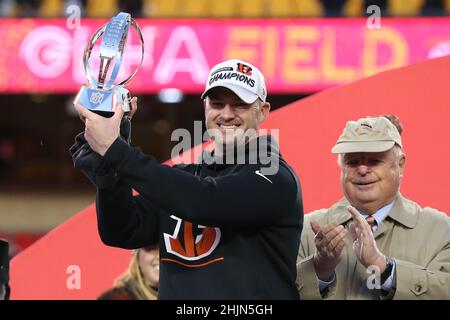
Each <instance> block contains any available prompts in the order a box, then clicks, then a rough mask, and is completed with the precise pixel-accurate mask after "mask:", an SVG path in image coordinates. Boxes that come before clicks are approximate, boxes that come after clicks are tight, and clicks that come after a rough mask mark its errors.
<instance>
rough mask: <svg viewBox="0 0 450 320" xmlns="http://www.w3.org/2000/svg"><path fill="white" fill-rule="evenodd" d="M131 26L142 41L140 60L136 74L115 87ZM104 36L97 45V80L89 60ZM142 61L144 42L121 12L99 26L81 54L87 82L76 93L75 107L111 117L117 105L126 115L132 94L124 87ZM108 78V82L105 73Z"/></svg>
mask: <svg viewBox="0 0 450 320" xmlns="http://www.w3.org/2000/svg"><path fill="white" fill-rule="evenodd" d="M130 25H131V26H132V27H133V28H134V29H135V30H136V32H137V34H138V35H139V39H140V42H141V48H142V50H141V61H140V63H139V65H138V66H137V68H136V69H135V71H134V72H133V73H132V74H131V75H130V76H128V78H126V79H125V80H123V81H122V82H120V83H118V84H115V83H114V82H115V80H116V78H117V75H118V73H119V69H120V65H121V64H122V58H123V54H124V52H125V47H126V42H127V37H128V31H129V27H130ZM102 35H103V38H102V42H101V45H100V51H99V57H100V67H99V70H98V77H97V80H96V79H95V78H94V77H93V75H92V71H91V67H90V63H89V59H90V57H91V53H92V49H93V48H94V45H95V43H96V42H97V41H98V40H99V38H100V37H101V36H102ZM143 59H144V39H143V37H142V32H141V30H140V28H139V26H138V25H137V23H136V21H135V20H134V19H133V18H132V17H131V15H130V14H128V13H125V12H120V13H119V14H117V15H116V16H114V17H112V18H111V20H110V21H109V22H108V23H107V24H105V25H104V26H102V27H100V28H99V29H98V30H97V31H96V32H95V33H94V34H93V35H92V37H91V38H90V40H89V42H88V44H87V46H86V48H85V49H84V53H83V66H84V71H85V73H86V77H87V79H88V83H86V84H83V85H82V87H81V89H80V91H79V92H78V94H77V96H76V98H75V100H74V104H76V103H80V104H81V105H82V106H83V107H85V108H86V109H89V110H91V111H93V112H95V113H97V114H99V115H101V116H104V117H111V116H112V115H113V114H114V111H113V109H114V106H115V105H116V104H120V105H122V106H123V110H124V111H125V112H126V113H127V112H129V111H130V109H131V106H130V101H131V95H130V92H129V91H128V89H127V88H125V85H126V84H127V83H128V82H130V81H131V80H132V79H133V78H134V76H135V75H136V74H137V72H138V71H139V69H140V67H141V65H142V61H143ZM109 71H110V77H109V80H108V81H107V76H108V72H109Z"/></svg>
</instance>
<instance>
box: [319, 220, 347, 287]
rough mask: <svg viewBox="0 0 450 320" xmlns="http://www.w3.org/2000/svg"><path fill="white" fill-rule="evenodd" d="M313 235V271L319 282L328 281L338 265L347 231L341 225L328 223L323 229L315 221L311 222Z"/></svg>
mask: <svg viewBox="0 0 450 320" xmlns="http://www.w3.org/2000/svg"><path fill="white" fill-rule="evenodd" d="M311 228H312V230H313V232H314V234H315V237H314V242H315V245H316V252H315V253H314V269H315V271H316V275H317V277H318V278H319V279H320V280H327V279H329V278H330V277H331V276H332V275H333V272H334V269H336V266H337V265H338V263H339V260H340V256H341V253H342V250H343V249H344V247H345V236H346V235H347V230H345V228H344V227H343V226H341V225H337V224H336V223H330V224H327V225H325V226H323V227H321V226H320V225H319V223H317V222H316V221H311Z"/></svg>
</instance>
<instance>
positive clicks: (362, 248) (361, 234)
mask: <svg viewBox="0 0 450 320" xmlns="http://www.w3.org/2000/svg"><path fill="white" fill-rule="evenodd" d="M347 210H348V211H349V212H350V214H351V215H352V217H353V222H352V224H351V225H350V231H351V234H352V241H353V246H352V247H353V252H354V253H355V255H356V258H357V259H358V261H359V262H361V264H362V265H363V266H364V267H366V268H367V267H369V266H371V265H374V266H377V267H378V268H379V270H380V272H383V271H384V270H385V269H386V257H385V256H384V255H383V254H382V253H381V251H380V250H379V249H378V247H377V244H376V242H375V238H374V236H373V233H372V229H371V228H370V225H369V224H368V223H367V221H366V219H364V217H363V216H362V215H361V214H360V213H359V212H358V211H357V210H356V209H355V208H353V207H351V206H348V207H347Z"/></svg>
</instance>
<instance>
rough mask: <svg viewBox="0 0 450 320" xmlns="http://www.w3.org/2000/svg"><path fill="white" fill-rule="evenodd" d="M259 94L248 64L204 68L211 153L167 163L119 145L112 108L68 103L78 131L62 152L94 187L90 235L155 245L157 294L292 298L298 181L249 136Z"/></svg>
mask: <svg viewBox="0 0 450 320" xmlns="http://www.w3.org/2000/svg"><path fill="white" fill-rule="evenodd" d="M266 96H267V91H266V86H265V81H264V77H263V75H262V74H261V72H260V71H259V70H258V69H257V68H256V67H254V66H253V65H251V64H249V63H247V62H244V61H240V60H228V61H225V62H222V63H220V64H218V65H216V66H214V67H213V68H212V69H211V72H210V74H209V77H208V82H207V84H206V89H205V92H204V93H203V95H202V98H203V103H204V108H205V118H206V127H207V129H208V133H209V134H210V136H212V137H213V139H214V140H215V148H214V151H213V152H212V153H209V154H208V153H205V154H204V156H203V157H202V159H201V162H200V163H199V164H187V165H175V166H174V167H168V166H165V165H161V164H159V163H158V162H157V161H156V160H155V159H154V158H153V157H152V156H149V155H146V154H144V153H143V152H142V151H141V150H140V149H138V148H134V147H132V146H130V145H129V127H130V124H129V120H128V119H127V118H126V117H124V112H123V110H122V108H120V107H117V108H116V109H115V114H114V115H113V116H112V117H111V118H103V117H101V116H99V115H97V114H94V113H92V112H91V111H89V110H87V109H85V108H83V106H81V105H79V104H77V105H76V106H75V107H76V109H77V111H78V112H79V114H80V117H81V119H82V120H84V122H85V132H84V135H83V134H80V135H78V136H77V139H76V144H75V145H74V146H72V148H71V153H72V157H73V160H74V164H75V167H78V168H80V169H82V170H83V172H84V173H85V174H86V175H87V176H88V177H89V179H90V180H91V181H92V182H93V183H94V184H95V185H96V186H97V200H96V205H97V218H98V229H99V233H100V237H101V239H102V241H103V242H104V243H105V244H107V245H110V246H115V247H121V248H127V249H134V248H140V247H145V246H149V245H153V244H156V243H160V244H161V245H160V261H161V268H160V288H159V296H158V298H159V299H298V292H297V289H296V285H295V279H296V257H297V251H298V247H299V240H300V235H301V230H302V225H303V206H302V199H301V189H300V184H299V181H298V178H297V176H296V174H295V173H294V171H293V170H292V169H291V168H290V166H289V165H288V164H287V163H286V162H285V161H284V160H283V158H282V157H281V155H280V153H279V151H278V147H277V144H276V142H275V141H274V139H273V138H272V136H268V135H266V136H260V137H258V128H259V125H260V124H261V123H262V122H263V121H264V120H265V119H266V118H267V116H268V114H269V110H270V104H269V103H268V102H266ZM132 105H133V112H134V111H135V110H136V108H137V106H136V99H134V100H133V101H132ZM120 124H121V125H120ZM119 127H120V128H119ZM132 188H133V189H135V190H136V191H138V192H139V195H138V196H133V195H132Z"/></svg>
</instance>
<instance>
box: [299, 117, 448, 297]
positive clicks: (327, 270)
mask: <svg viewBox="0 0 450 320" xmlns="http://www.w3.org/2000/svg"><path fill="white" fill-rule="evenodd" d="M388 119H390V120H388ZM394 123H395V125H394ZM401 130H402V128H401V124H400V122H399V121H398V118H397V117H395V116H386V117H373V118H363V119H359V120H358V121H349V122H348V123H347V125H346V127H345V129H344V131H343V133H342V134H341V136H340V137H339V139H338V141H337V143H336V145H335V146H334V147H333V149H332V153H335V154H339V159H338V160H339V166H340V168H341V183H342V188H343V192H344V195H345V198H343V199H342V200H340V201H339V202H337V203H336V204H334V205H333V206H332V207H330V208H328V209H321V210H317V211H314V212H312V213H310V214H307V215H305V222H304V229H303V233H302V239H301V245H300V249H299V256H298V260H297V261H298V262H297V283H298V288H299V293H300V298H301V299H450V218H449V217H447V216H446V215H445V214H444V213H442V212H439V211H437V210H435V209H432V208H421V207H420V206H419V205H418V204H417V203H415V202H413V201H411V200H408V199H406V198H404V197H403V196H402V195H401V194H400V192H399V190H400V182H401V179H402V177H403V171H404V167H405V160H406V157H405V155H404V153H403V146H402V141H401V137H400V134H401Z"/></svg>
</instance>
